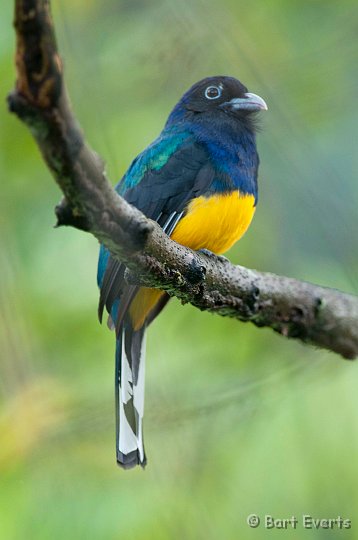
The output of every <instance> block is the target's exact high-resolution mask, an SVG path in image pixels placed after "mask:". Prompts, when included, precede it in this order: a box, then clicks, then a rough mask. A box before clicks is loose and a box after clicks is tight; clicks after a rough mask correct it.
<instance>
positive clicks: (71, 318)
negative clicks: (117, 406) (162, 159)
mask: <svg viewBox="0 0 358 540" xmlns="http://www.w3.org/2000/svg"><path fill="white" fill-rule="evenodd" d="M4 4H5V5H2V16H1V19H0V71H1V75H2V76H1V96H2V97H1V100H2V105H1V108H0V160H1V161H0V163H1V173H2V196H1V198H0V209H1V212H0V221H1V232H0V235H1V243H2V249H1V252H0V264H1V280H0V295H1V305H0V309H1V311H0V318H1V321H0V322H1V326H0V355H1V380H0V385H1V386H0V391H1V409H0V430H1V434H0V435H1V441H0V473H1V480H0V538H1V540H2V539H4V540H12V539H16V540H23V539H24V538H29V539H31V540H32V539H35V538H36V539H37V540H42V539H52V540H57V539H58V540H60V539H64V538H66V539H78V540H82V539H86V540H91V539H96V540H97V539H105V540H106V539H110V540H111V539H113V540H114V539H119V538H121V539H125V540H127V539H130V540H131V539H136V540H142V539H145V540H147V539H148V540H149V539H155V540H161V539H179V538H180V539H182V538H184V539H218V538H220V539H221V538H224V539H236V538H244V539H246V538H248V539H251V538H265V537H266V536H268V537H270V538H277V537H283V536H285V538H291V537H292V536H293V535H295V537H297V538H313V537H314V538H325V539H326V538H336V537H337V532H334V531H333V532H332V531H327V530H325V531H322V530H320V531H303V529H302V526H301V525H300V524H299V525H298V529H297V530H296V532H295V533H293V532H287V533H284V532H281V531H272V530H271V531H265V530H264V528H263V527H262V526H261V527H259V528H258V529H250V528H249V527H248V526H247V524H246V516H247V515H248V514H250V513H257V514H258V515H259V516H261V517H262V516H263V515H264V514H272V515H273V516H275V517H278V518H285V517H290V516H292V515H295V516H297V517H298V518H299V520H301V516H302V514H311V515H312V516H314V517H327V518H328V517H332V518H334V517H337V515H341V516H342V517H344V518H350V519H352V521H353V524H352V529H351V530H345V531H341V532H340V533H339V534H340V535H342V536H344V537H345V538H358V515H357V514H358V511H357V508H358V493H357V491H358V463H357V455H358V431H357V421H358V393H357V379H358V365H356V364H352V363H349V362H345V361H343V360H342V359H341V358H339V357H338V356H335V355H333V354H330V353H328V352H324V351H316V350H314V349H312V348H309V347H304V346H302V345H300V344H299V343H295V342H293V341H288V340H285V339H284V338H281V337H279V336H276V335H274V334H273V333H272V332H270V331H268V330H258V329H256V328H254V327H252V326H249V325H244V324H240V323H237V322H235V321H231V320H229V319H223V318H220V317H216V316H213V315H209V314H207V313H200V312H199V311H197V310H195V309H194V308H192V307H190V306H184V307H183V306H181V305H180V303H179V302H178V301H177V300H173V301H172V302H171V303H170V305H169V307H168V308H167V309H166V310H165V312H164V313H163V315H162V316H161V317H160V318H159V319H158V321H156V322H155V324H154V325H153V326H152V328H151V330H150V332H149V339H148V359H149V360H148V368H147V381H146V383H147V391H146V417H145V431H146V448H147V453H148V456H149V461H148V467H147V469H146V470H145V471H144V472H143V471H142V470H139V469H138V470H133V471H129V472H125V471H122V470H119V469H118V468H117V467H116V465H115V459H114V410H113V409H114V403H113V346H114V343H113V341H114V340H113V334H111V333H110V332H109V331H108V330H107V328H106V327H105V326H104V327H101V326H100V325H99V324H98V321H97V318H96V307H97V297H98V293H97V289H96V283H95V275H96V260H97V248H98V246H97V243H96V240H95V239H94V238H92V237H91V236H90V235H86V234H84V233H81V232H78V231H76V230H73V229H65V228H64V229H60V230H55V229H53V227H52V226H53V224H54V222H55V218H54V213H53V207H54V205H55V204H56V203H57V202H58V200H59V199H60V192H59V190H58V188H57V187H56V185H55V183H54V182H53V180H52V179H51V177H50V175H49V173H48V171H47V170H46V168H45V166H44V164H43V163H42V160H41V158H40V155H39V152H38V150H37V148H36V147H35V144H34V142H33V140H32V139H31V136H30V134H29V133H28V131H27V130H26V129H25V127H24V126H23V125H21V124H20V122H19V121H18V120H17V119H16V118H15V117H14V116H11V115H10V114H8V112H7V110H6V106H5V102H4V101H5V96H6V94H7V92H8V91H9V90H10V89H11V88H12V86H13V81H14V68H13V54H14V35H13V31H12V28H11V20H12V6H11V1H10V0H8V1H7V2H5V3H4ZM53 11H54V15H55V21H56V27H57V34H58V41H59V45H60V49H61V52H62V55H63V58H64V62H65V68H66V78H67V83H68V87H69V90H70V94H71V97H72V101H73V106H74V109H75V111H76V114H77V115H78V118H79V120H80V122H81V124H82V126H83V128H84V131H85V133H86V136H87V138H88V140H89V142H90V143H91V144H92V145H93V147H94V148H95V149H96V150H97V151H98V152H99V153H100V154H101V155H102V156H103V157H104V159H105V160H106V163H107V168H108V172H109V175H110V178H111V179H112V181H113V182H115V181H116V180H117V179H118V178H119V177H120V176H121V175H122V173H123V172H124V171H125V169H126V168H127V167H128V165H129V163H130V161H131V159H132V158H133V157H134V156H135V155H136V154H137V153H138V152H139V151H140V150H142V149H143V148H144V147H145V146H146V145H147V144H148V143H149V142H150V141H151V140H152V139H153V138H154V137H155V136H156V135H157V134H158V132H159V131H160V129H161V127H162V126H163V123H164V121H165V119H166V116H167V114H168V112H169V111H170V109H171V107H172V106H173V105H174V103H175V102H176V101H177V99H178V98H179V96H180V95H181V94H182V93H183V92H184V91H185V90H186V89H187V88H188V87H189V85H191V84H192V83H193V82H195V81H196V80H198V79H200V78H201V77H204V76H207V75H216V74H230V75H233V76H237V77H239V78H240V79H241V80H242V81H243V82H244V83H245V84H246V85H247V86H248V87H249V89H250V91H253V92H255V93H258V94H259V95H261V96H263V97H264V98H265V100H266V101H267V103H268V105H269V112H268V113H267V114H265V115H264V116H263V122H262V132H261V134H260V135H259V150H260V156H261V169H260V200H259V207H258V211H257V213H256V216H255V220H254V223H253V224H252V226H251V228H250V230H249V232H248V233H247V234H246V236H245V238H244V239H243V240H242V241H241V242H240V243H239V245H237V246H236V247H235V248H233V249H232V251H231V252H230V254H229V257H230V258H231V260H232V261H234V262H236V263H241V264H243V265H247V266H249V267H254V268H257V269H260V270H267V271H273V272H277V273H282V274H286V275H289V276H293V277H297V278H301V279H307V280H310V281H313V282H316V283H320V284H322V285H327V286H330V287H337V288H340V289H342V290H345V291H348V292H353V293H354V292H355V293H357V292H358V280H357V264H358V257H357V230H358V213H357V204H358V187H357V166H358V152H357V137H358V131H357V125H358V113H357V95H358V75H357V64H358V45H357V31H358V12H357V5H356V1H353V0H352V1H351V2H349V1H342V2H334V1H319V0H317V1H294V0H292V1H291V0H290V1H289V0H269V1H265V2H264V1H261V2H259V1H255V0H254V1H252V2H247V1H245V2H244V1H243V0H221V1H220V2H217V1H214V0H208V1H205V2H204V0H183V1H181V2H177V1H174V0H153V1H147V2H145V1H144V0H132V1H130V0H115V1H114V0H108V1H107V2H100V1H96V0H58V1H54V2H53Z"/></svg>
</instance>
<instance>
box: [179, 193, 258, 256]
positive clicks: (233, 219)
mask: <svg viewBox="0 0 358 540" xmlns="http://www.w3.org/2000/svg"><path fill="white" fill-rule="evenodd" d="M254 213H255V197H254V195H250V194H242V193H240V191H233V192H231V193H220V194H215V195H210V196H209V197H205V196H201V197H197V198H195V199H193V200H192V201H191V202H190V203H189V205H188V207H187V211H186V214H185V216H184V217H183V218H182V219H181V220H180V221H179V223H178V225H177V226H176V228H175V229H174V232H173V233H172V235H171V238H172V239H173V240H175V241H176V242H178V243H179V244H182V245H184V246H188V247H190V248H191V249H194V250H198V249H208V250H210V251H212V252H213V253H217V254H220V253H225V251H227V250H228V249H230V248H231V246H232V245H233V244H235V242H237V241H238V240H239V239H240V238H241V237H242V235H243V234H244V233H245V232H246V230H247V229H248V227H249V225H250V223H251V220H252V218H253V215H254Z"/></svg>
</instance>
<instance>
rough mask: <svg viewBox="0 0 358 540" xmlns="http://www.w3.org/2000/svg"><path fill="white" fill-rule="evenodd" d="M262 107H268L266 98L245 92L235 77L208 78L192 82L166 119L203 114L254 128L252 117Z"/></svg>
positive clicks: (245, 89)
mask: <svg viewBox="0 0 358 540" xmlns="http://www.w3.org/2000/svg"><path fill="white" fill-rule="evenodd" d="M261 110H267V105H266V103H265V101H264V100H263V99H262V98H261V97H260V96H257V95H256V94H252V93H250V92H248V89H247V88H246V86H244V85H243V84H242V83H241V82H240V81H238V80H237V79H235V78H234V77H226V76H217V77H207V78H206V79H202V80H201V81H199V82H197V83H196V84H194V85H193V86H192V87H191V88H190V89H189V90H188V91H187V92H186V93H185V94H184V95H183V97H182V98H181V99H180V101H179V103H178V104H177V105H176V107H175V108H174V110H173V112H172V114H171V115H170V117H169V122H170V123H172V122H175V121H179V120H180V119H181V118H183V117H186V118H188V117H191V118H194V117H197V119H198V120H199V118H200V119H201V118H202V117H205V118H207V119H208V120H209V119H214V118H215V119H218V117H219V118H221V120H223V119H224V117H226V118H227V119H228V120H229V119H230V120H229V121H230V122H232V121H238V122H240V123H242V124H244V125H247V127H252V128H253V127H254V125H255V123H254V121H253V120H254V117H255V116H256V113H257V112H259V111H261Z"/></svg>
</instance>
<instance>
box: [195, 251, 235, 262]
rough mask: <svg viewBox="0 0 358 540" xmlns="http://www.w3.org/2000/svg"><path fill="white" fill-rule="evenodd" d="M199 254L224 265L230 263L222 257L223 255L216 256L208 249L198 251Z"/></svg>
mask: <svg viewBox="0 0 358 540" xmlns="http://www.w3.org/2000/svg"><path fill="white" fill-rule="evenodd" d="M199 253H203V255H206V256H207V257H209V258H210V259H219V261H220V262H222V263H225V264H226V263H228V262H230V261H229V259H227V258H226V257H224V255H216V253H214V252H213V251H210V250H209V249H205V248H203V249H199Z"/></svg>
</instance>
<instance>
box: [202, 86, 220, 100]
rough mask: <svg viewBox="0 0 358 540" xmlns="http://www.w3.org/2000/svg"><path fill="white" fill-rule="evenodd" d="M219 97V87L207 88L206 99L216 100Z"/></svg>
mask: <svg viewBox="0 0 358 540" xmlns="http://www.w3.org/2000/svg"><path fill="white" fill-rule="evenodd" d="M220 96H221V88H220V87H219V86H208V87H207V89H206V90H205V97H206V98H207V99H218V98H219V97H220Z"/></svg>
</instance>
